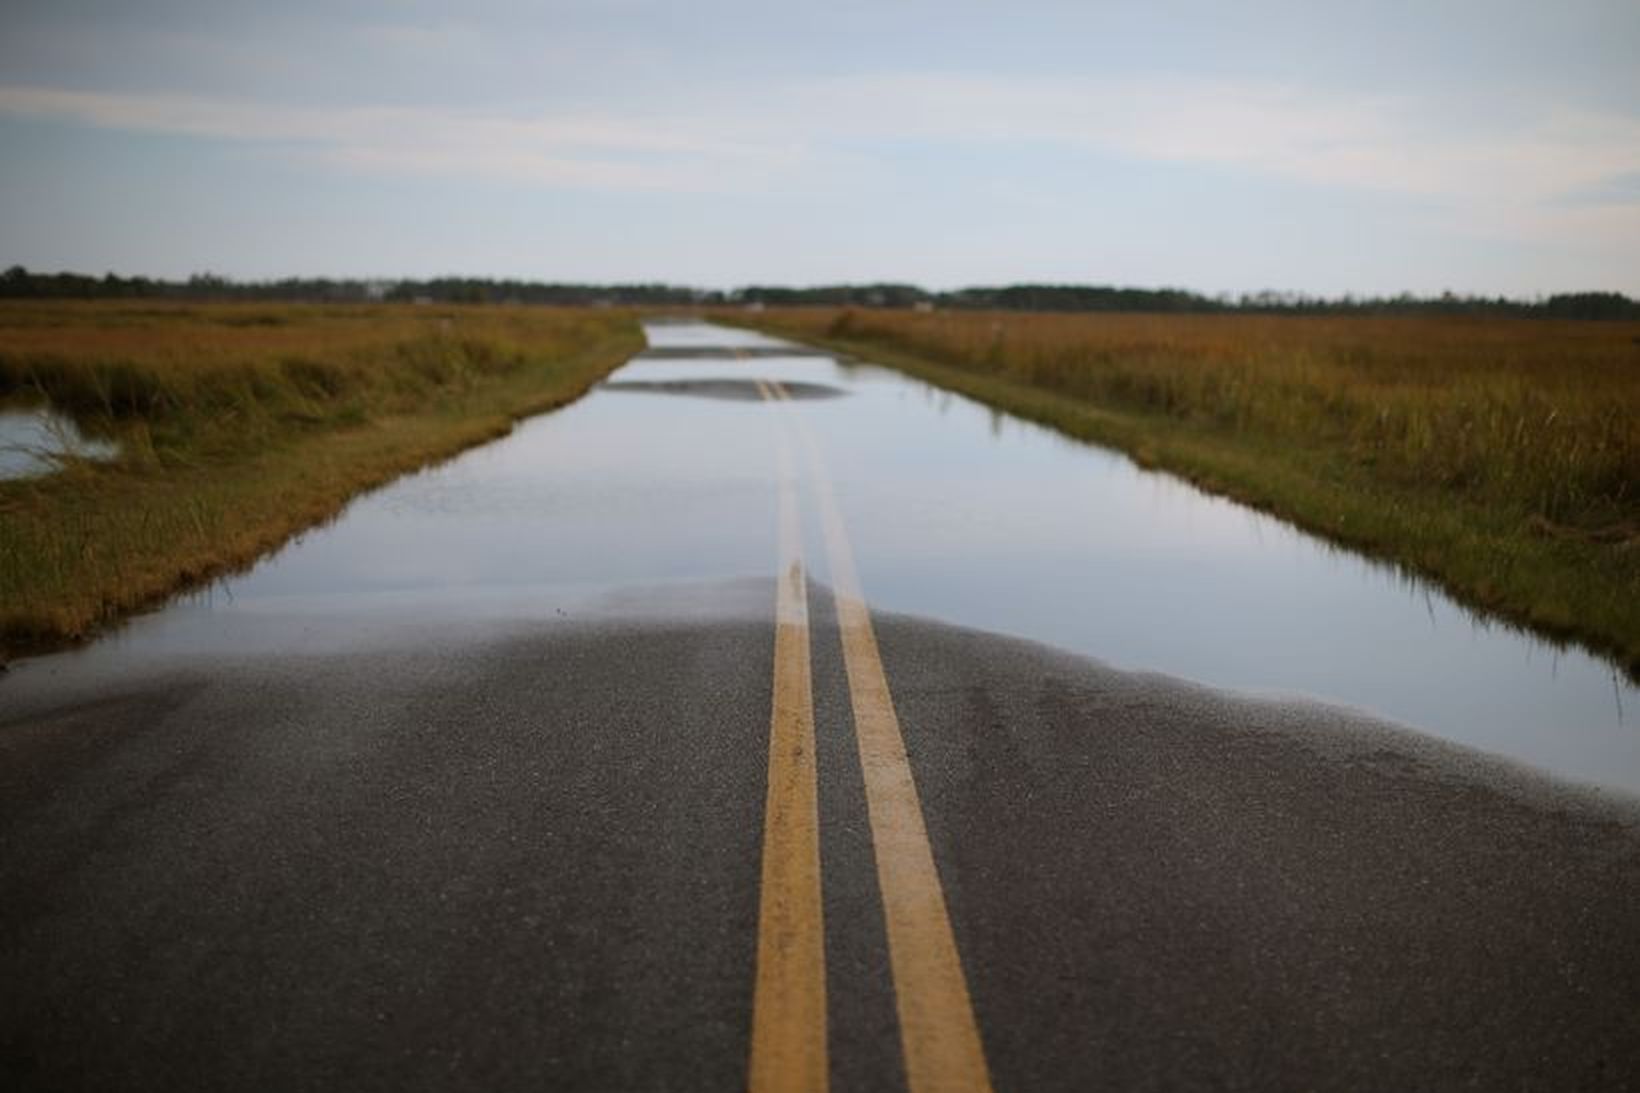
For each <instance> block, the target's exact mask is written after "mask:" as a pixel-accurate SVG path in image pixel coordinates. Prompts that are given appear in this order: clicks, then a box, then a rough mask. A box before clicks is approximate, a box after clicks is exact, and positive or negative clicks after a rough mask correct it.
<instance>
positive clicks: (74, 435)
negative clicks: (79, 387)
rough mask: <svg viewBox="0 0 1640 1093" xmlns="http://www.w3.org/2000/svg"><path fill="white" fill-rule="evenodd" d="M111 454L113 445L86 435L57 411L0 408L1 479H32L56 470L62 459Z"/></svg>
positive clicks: (101, 457)
mask: <svg viewBox="0 0 1640 1093" xmlns="http://www.w3.org/2000/svg"><path fill="white" fill-rule="evenodd" d="M114 453H115V448H114V445H112V444H110V443H108V442H106V441H101V440H95V439H92V438H91V437H88V436H86V435H85V434H83V433H82V432H80V430H79V428H78V427H76V426H75V424H74V423H73V422H72V421H70V420H69V419H68V418H66V417H63V416H62V415H60V414H54V413H52V412H51V411H49V410H46V409H40V408H24V409H0V478H33V477H35V476H37V475H42V474H50V473H51V472H52V471H55V470H57V469H58V468H59V466H61V462H62V460H63V459H64V458H74V459H109V458H112V457H113V455H114Z"/></svg>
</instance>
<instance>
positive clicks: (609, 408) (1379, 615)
mask: <svg viewBox="0 0 1640 1093" xmlns="http://www.w3.org/2000/svg"><path fill="white" fill-rule="evenodd" d="M650 336H651V343H652V346H653V349H652V350H651V352H649V353H647V354H645V355H643V356H641V357H639V358H638V359H636V360H634V361H632V362H631V363H630V364H628V365H627V366H625V367H624V368H622V369H620V370H619V371H618V372H617V373H615V374H614V375H613V376H611V377H610V380H609V382H608V383H606V384H605V385H604V386H603V387H602V388H601V389H599V390H597V391H596V392H594V393H593V394H591V395H590V396H589V397H587V398H586V399H584V400H582V401H581V402H579V403H577V404H576V405H574V406H572V407H569V408H567V409H565V410H563V411H561V412H558V413H555V414H551V415H548V416H545V417H542V418H539V419H536V420H533V421H530V422H528V423H526V424H524V425H522V426H521V427H520V428H519V429H517V430H516V431H515V432H514V433H513V434H512V435H510V436H509V437H507V438H505V439H503V440H501V441H498V442H496V443H494V444H490V445H487V446H485V447H483V448H479V449H476V450H474V451H471V452H469V453H467V454H465V455H463V456H461V457H459V458H457V459H455V460H452V461H451V462H449V463H447V464H445V465H443V466H441V467H438V468H435V469H433V470H430V471H427V472H425V473H422V474H418V475H414V476H411V477H408V478H405V479H403V480H401V481H399V482H397V483H395V484H393V485H391V486H389V487H387V488H385V489H382V490H380V491H377V492H375V493H373V494H370V495H369V496H366V497H363V498H361V499H359V500H358V501H357V502H356V503H355V504H353V505H352V506H350V507H349V508H348V510H347V511H346V512H345V513H344V514H343V515H342V516H341V517H340V518H339V519H337V520H336V521H335V522H333V523H332V524H330V525H329V526H327V527H324V528H320V529H316V530H315V531H313V532H311V533H310V534H308V535H306V536H305V537H303V538H302V539H301V540H300V541H299V542H296V543H293V544H291V545H290V546H288V547H287V548H286V549H284V550H282V551H280V552H279V553H278V554H277V555H276V556H274V557H271V558H269V559H267V560H266V561H264V562H263V563H261V564H260V565H258V566H256V567H255V568H254V569H253V570H251V571H250V572H248V573H247V574H245V575H243V576H241V577H238V578H235V579H233V580H230V581H227V582H224V583H223V584H221V585H220V586H218V587H216V588H214V589H211V590H210V591H209V592H207V593H205V594H202V595H199V596H194V597H191V598H189V599H187V600H184V601H181V602H179V603H176V604H174V605H172V606H171V607H169V608H166V609H165V610H161V611H158V612H155V613H153V614H151V615H149V616H146V617H144V618H141V619H138V620H136V621H135V622H133V623H132V624H130V625H129V626H127V627H124V628H122V629H120V630H118V631H116V632H115V633H113V634H111V635H109V636H108V637H106V638H105V639H103V640H101V641H99V642H97V643H95V644H93V645H91V646H89V647H88V648H86V649H83V650H79V651H75V652H70V653H65V654H58V655H53V656H42V657H35V658H25V659H23V660H21V661H19V662H17V663H15V664H14V665H13V667H12V670H10V671H8V672H7V673H6V674H5V675H4V676H0V983H4V984H5V988H6V989H5V990H4V991H0V1086H4V1087H5V1088H7V1089H12V1088H16V1089H35V1088H39V1089H107V1088H119V1089H128V1090H149V1089H152V1090H163V1091H165V1093H176V1091H178V1090H191V1089H200V1090H207V1089H209V1090H215V1089H236V1088H290V1089H322V1090H337V1091H347V1093H359V1091H362V1090H378V1089H379V1090H394V1091H397V1090H403V1089H420V1088H433V1089H449V1090H475V1091H476V1090H482V1091H485V1093H493V1091H496V1090H514V1089H516V1090H538V1089H542V1088H553V1089H560V1088H562V1089H598V1090H604V1089H631V1090H651V1089H724V1088H733V1087H745V1086H748V1085H749V1086H750V1087H751V1088H753V1089H754V1090H759V1091H761V1090H765V1089H805V1090H810V1091H813V1093H823V1091H824V1090H826V1089H828V1088H835V1089H839V1090H842V1089H848V1090H853V1089H890V1090H893V1089H908V1090H910V1091H911V1093H931V1091H940V1093H944V1091H946V1090H973V1091H976V1093H982V1091H984V1090H987V1089H990V1088H999V1089H1032V1090H1036V1089H1064V1090H1078V1091H1079V1090H1086V1089H1090V1088H1115V1089H1130V1088H1146V1089H1162V1090H1198V1089H1200V1090H1217V1089H1225V1088H1240V1089H1268V1088H1303V1089H1315V1090H1341V1091H1342V1090H1357V1089H1363V1088H1386V1089H1400V1088H1419V1089H1445V1088H1451V1089H1473V1088H1550V1087H1567V1088H1621V1087H1622V1085H1623V1082H1624V1081H1627V1080H1629V1078H1630V1076H1632V1075H1633V1074H1636V1073H1640V1039H1637V1038H1636V1037H1635V1036H1634V1027H1633V1000H1634V984H1635V983H1636V982H1637V981H1640V932H1636V931H1635V929H1634V907H1635V906H1637V905H1640V799H1637V798H1636V797H1635V796H1634V794H1633V792H1632V791H1633V790H1634V789H1635V788H1636V784H1637V777H1636V769H1635V768H1636V762H1635V758H1636V756H1635V745H1634V734H1633V732H1632V731H1631V730H1630V728H1628V727H1627V725H1628V723H1627V722H1625V721H1624V720H1623V717H1622V716H1620V714H1619V705H1620V704H1621V706H1622V707H1623V709H1624V710H1632V709H1633V708H1634V706H1635V704H1636V699H1635V695H1634V693H1633V690H1632V688H1629V687H1627V686H1626V685H1625V684H1623V683H1622V682H1620V681H1617V679H1616V677H1615V675H1614V673H1613V672H1612V671H1611V669H1610V668H1609V667H1607V666H1604V665H1602V664H1600V663H1598V662H1597V661H1594V660H1592V659H1590V658H1587V657H1584V656H1582V655H1580V654H1575V653H1555V652H1554V651H1553V650H1551V649H1549V648H1547V647H1545V646H1543V645H1541V644H1539V643H1537V642H1535V641H1533V640H1531V639H1529V638H1524V637H1521V636H1519V635H1516V634H1513V633H1511V632H1509V631H1506V630H1503V629H1501V628H1497V627H1488V626H1486V625H1484V624H1479V623H1476V622H1474V621H1472V620H1470V619H1469V618H1468V617H1467V616H1465V615H1464V614H1463V613H1462V612H1461V611H1459V610H1457V609H1456V608H1454V607H1452V606H1451V605H1450V604H1447V603H1446V602H1445V601H1444V600H1442V599H1441V598H1440V597H1439V596H1437V595H1435V594H1434V593H1430V592H1427V591H1426V590H1424V589H1421V588H1419V587H1417V586H1415V585H1408V584H1405V583H1403V582H1400V581H1398V580H1396V579H1395V578H1394V577H1393V576H1391V575H1390V574H1388V573H1387V572H1386V571H1385V570H1384V569H1382V568H1381V567H1377V566H1373V565H1371V564H1368V563H1365V562H1362V561H1360V560H1359V559H1356V558H1353V557H1351V556H1349V555H1347V554H1343V553H1340V552H1336V551H1332V550H1329V549H1327V548H1325V547H1323V546H1320V545H1318V544H1316V543H1315V542H1313V541H1311V540H1309V539H1307V538H1305V537H1303V536H1301V535H1298V534H1296V533H1294V532H1292V531H1290V530H1288V529H1286V528H1284V527H1282V526H1281V525H1280V524H1278V523H1276V522H1274V521H1271V520H1268V519H1265V518H1263V517H1259V516H1256V515H1253V514H1250V513H1248V512H1246V511H1245V510H1242V509H1239V508H1237V507H1235V506H1233V505H1230V504H1227V503H1225V502H1222V501H1217V500H1213V499H1211V498H1207V497H1204V496H1202V495H1201V494H1199V493H1198V492H1196V491H1194V490H1192V489H1190V488H1189V487H1186V486H1182V485H1180V484H1178V483H1176V482H1174V481H1172V480H1170V479H1168V478H1166V477H1164V476H1160V475H1154V474H1148V473H1144V472H1140V471H1138V470H1136V469H1134V468H1133V467H1132V466H1131V465H1130V464H1129V463H1128V462H1127V461H1125V460H1123V459H1121V458H1120V457H1118V456H1115V455H1112V454H1110V453H1107V452H1101V451H1098V450H1095V449H1089V448H1086V447H1082V446H1078V445H1075V444H1070V443H1067V442H1064V441H1062V440H1060V439H1057V438H1056V437H1054V436H1052V435H1051V434H1048V433H1045V432H1043V431H1042V430H1039V429H1036V428H1033V427H1030V426H1025V425H1021V424H1019V423H1017V422H1013V421H1010V420H1009V419H1007V418H1005V417H1002V416H999V415H996V414H992V413H990V412H989V411H987V410H985V409H983V408H981V407H978V406H975V405H973V404H970V403H967V402H965V401H963V400H961V399H956V398H952V397H949V396H946V395H943V394H941V393H939V392H937V391H933V390H931V389H929V388H927V387H924V386H922V385H920V384H918V383H915V382H913V381H909V380H906V379H904V378H902V377H899V376H897V375H895V374H893V373H891V372H887V371H884V370H881V369H877V368H872V367H869V366H865V365H854V364H844V363H842V362H839V361H836V360H834V359H832V358H830V357H828V356H825V355H823V354H817V353H809V352H805V351H802V350H800V349H798V348H796V347H793V346H788V345H784V344H782V343H779V342H776V341H773V340H771V339H767V338H762V337H759V336H757V335H754V334H748V333H743V332H738V331H727V330H720V329H715V328H711V327H707V326H704V325H702V324H698V323H683V324H658V325H656V326H654V327H652V328H651V330H650ZM931 620H932V621H931ZM949 624H960V625H949ZM998 632H1001V633H1002V634H1014V635H1019V636H1021V637H1024V638H1028V639H1035V640H1026V641H1022V640H1017V639H1014V638H1009V637H1005V636H999V633H998ZM1042 642H1048V643H1051V644H1042ZM1055 646H1057V647H1058V648H1055ZM1065 650H1069V651H1065ZM1090 656H1091V658H1095V659H1090ZM1111 665H1117V666H1119V667H1111ZM1126 667H1134V668H1140V669H1145V671H1128V670H1124V669H1125V668H1126ZM1191 680H1195V681H1198V682H1191ZM1203 683H1206V684H1214V685H1216V686H1204V685H1202V684H1203ZM1224 688H1236V689H1239V690H1241V691H1263V692H1277V693H1279V695H1281V696H1282V697H1279V698H1271V697H1269V695H1268V694H1266V695H1264V696H1263V697H1255V696H1249V695H1246V694H1234V693H1231V692H1229V691H1227V690H1225V689H1224ZM1303 696H1310V697H1308V698H1305V697H1303ZM1317 698H1319V699H1322V700H1326V701H1327V702H1332V703H1337V702H1344V703H1351V704H1353V705H1355V706H1358V707H1360V708H1362V709H1365V710H1369V711H1374V712H1375V713H1376V714H1377V716H1376V717H1374V716H1369V715H1364V714H1361V713H1358V712H1352V711H1350V710H1347V709H1344V708H1341V707H1339V706H1336V705H1327V704H1325V703H1318V702H1316V701H1315V699H1317ZM1631 716H1632V715H1631ZM1385 717H1390V718H1396V719H1400V720H1401V721H1404V722H1406V723H1408V724H1410V725H1413V726H1416V728H1413V729H1407V728H1404V727H1399V726H1396V725H1394V724H1391V723H1389V722H1387V721H1385V720H1384V718H1385ZM1434 734H1439V735H1434ZM1443 738H1444V739H1443Z"/></svg>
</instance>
